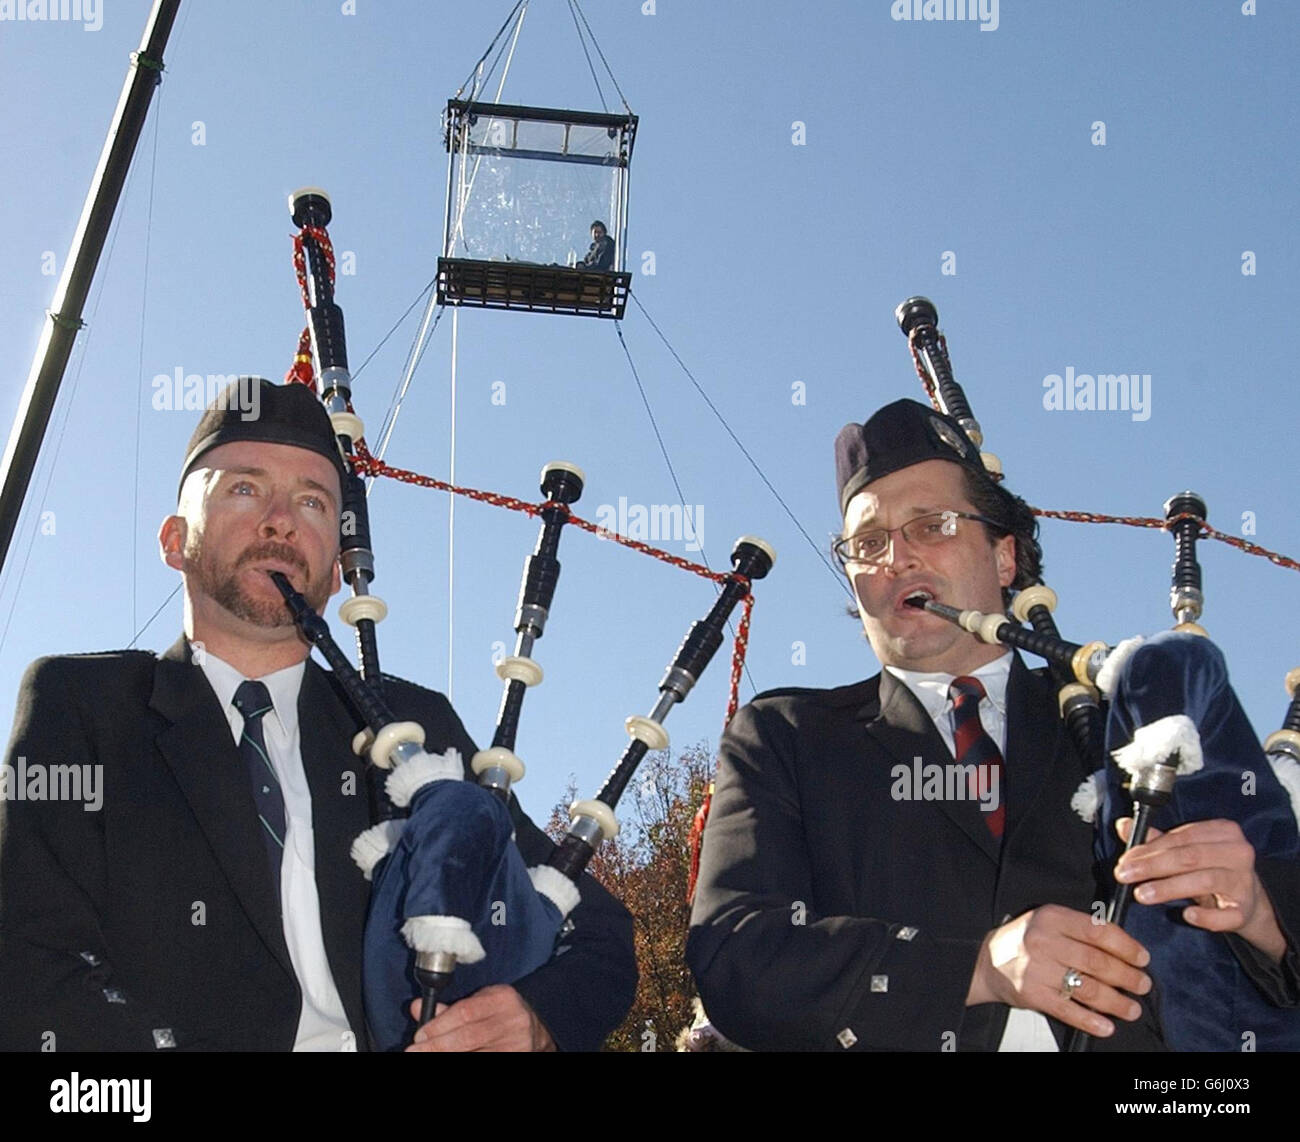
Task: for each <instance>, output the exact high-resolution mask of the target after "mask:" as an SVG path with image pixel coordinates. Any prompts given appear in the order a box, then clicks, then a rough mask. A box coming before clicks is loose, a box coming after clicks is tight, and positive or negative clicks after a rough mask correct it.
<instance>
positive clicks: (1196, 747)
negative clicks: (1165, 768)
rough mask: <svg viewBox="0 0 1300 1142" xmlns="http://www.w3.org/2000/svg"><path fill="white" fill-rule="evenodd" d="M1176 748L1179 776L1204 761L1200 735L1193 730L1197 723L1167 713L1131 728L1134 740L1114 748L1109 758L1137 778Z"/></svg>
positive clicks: (1198, 767) (1183, 715)
mask: <svg viewBox="0 0 1300 1142" xmlns="http://www.w3.org/2000/svg"><path fill="white" fill-rule="evenodd" d="M1175 750H1177V751H1178V754H1179V757H1178V770H1177V775H1178V776H1179V777H1185V776H1186V775H1187V774H1189V773H1195V772H1196V771H1197V770H1198V769H1200V768H1201V767H1202V766H1203V765H1204V764H1205V762H1204V759H1203V758H1202V757H1201V735H1200V734H1199V733H1197V731H1196V723H1195V722H1193V721H1192V719H1191V718H1189V717H1188V716H1187V715H1186V714H1170V715H1169V717H1167V718H1159V719H1158V720H1156V721H1154V722H1152V723H1150V725H1146V726H1140V727H1139V728H1138V729H1137V730H1135V731H1134V733H1133V740H1132V741H1131V742H1129V744H1128V745H1126V746H1124V747H1123V748H1122V749H1117V750H1114V751H1113V752H1112V753H1111V757H1113V758H1114V759H1115V761H1116V763H1117V764H1118V765H1119V767H1120V768H1121V769H1122V770H1124V772H1125V773H1127V774H1129V775H1130V776H1131V777H1136V776H1137V775H1138V774H1139V773H1141V772H1142V771H1143V770H1146V769H1148V768H1150V767H1151V766H1152V765H1155V764H1156V763H1157V762H1160V761H1164V759H1165V758H1167V757H1169V755H1170V754H1172V753H1173V752H1174V751H1175Z"/></svg>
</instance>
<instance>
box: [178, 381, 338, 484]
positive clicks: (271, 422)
mask: <svg viewBox="0 0 1300 1142" xmlns="http://www.w3.org/2000/svg"><path fill="white" fill-rule="evenodd" d="M237 440H253V441H257V442H259V443H262V444H289V445H292V446H293V447H295V448H306V449H308V450H309V451H311V452H318V453H320V455H322V456H324V457H325V458H326V459H327V460H329V461H330V462H331V463H332V464H333V465H334V467H335V469H336V470H337V471H338V474H339V483H340V486H341V485H342V483H343V481H344V480H346V478H347V470H346V469H345V468H344V465H343V457H342V455H341V454H340V452H339V446H338V438H337V436H335V434H334V429H333V427H332V426H331V424H330V418H329V414H328V413H327V412H326V411H325V406H324V405H323V404H321V402H320V398H319V397H318V396H317V395H316V393H315V391H314V390H313V389H311V388H308V387H307V386H306V385H300V384H285V385H277V384H274V383H273V382H271V381H268V380H266V379H265V378H264V377H236V378H235V379H234V380H233V381H231V382H230V384H228V385H227V386H226V387H225V389H223V390H222V391H221V392H220V393H218V394H217V396H216V398H215V399H214V400H213V401H212V403H211V404H210V405H208V407H207V409H206V410H205V411H204V413H203V415H202V417H200V418H199V423H198V427H196V428H195V429H194V435H193V436H191V437H190V444H189V448H188V449H186V452H185V464H184V466H183V467H182V468H181V479H180V483H181V485H184V483H185V477H186V476H188V475H189V474H190V472H191V471H192V470H193V469H194V467H195V465H196V464H198V462H199V461H200V460H201V459H202V458H203V456H204V454H205V453H207V452H210V451H211V450H212V449H213V448H216V447H218V446H219V445H221V444H230V443H232V442H234V441H237ZM178 491H179V489H178Z"/></svg>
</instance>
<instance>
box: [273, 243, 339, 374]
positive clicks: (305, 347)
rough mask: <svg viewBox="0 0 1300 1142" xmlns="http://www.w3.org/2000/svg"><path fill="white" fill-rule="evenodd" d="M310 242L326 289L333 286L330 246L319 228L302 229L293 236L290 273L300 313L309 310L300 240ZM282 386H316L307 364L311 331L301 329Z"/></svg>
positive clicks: (304, 328)
mask: <svg viewBox="0 0 1300 1142" xmlns="http://www.w3.org/2000/svg"><path fill="white" fill-rule="evenodd" d="M304 235H306V236H307V237H308V238H314V239H315V240H316V245H317V246H319V247H320V252H321V254H322V255H323V256H324V258H325V265H326V267H327V268H328V269H329V276H330V285H331V286H332V285H333V284H334V243H333V242H331V241H330V236H329V234H328V233H327V232H326V230H325V228H324V227H323V226H304V227H303V228H302V229H301V230H299V231H298V233H297V234H295V235H294V236H293V272H294V273H295V274H296V275H297V278H298V289H299V290H301V291H302V307H303V309H311V293H310V291H309V290H308V288H307V252H306V250H305V248H304V245H303V236H304ZM284 383H285V384H286V385H311V386H313V387H314V386H315V384H316V374H315V371H314V370H313V369H312V363H311V330H310V329H308V328H307V327H306V326H304V327H303V331H302V334H301V336H299V338H298V351H297V352H296V353H295V354H294V357H293V364H292V365H290V366H289V371H288V372H287V373H285V375H284Z"/></svg>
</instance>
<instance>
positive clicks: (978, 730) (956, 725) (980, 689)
mask: <svg viewBox="0 0 1300 1142" xmlns="http://www.w3.org/2000/svg"><path fill="white" fill-rule="evenodd" d="M948 693H949V694H950V695H951V697H952V730H953V742H954V746H955V749H954V753H955V754H956V758H957V764H958V765H962V766H965V765H974V766H976V767H978V768H977V769H976V770H975V776H973V777H972V778H971V784H970V792H971V796H972V797H978V796H979V794H980V792H981V791H983V792H984V793H985V796H988V795H989V792H990V791H996V794H997V799H996V806H997V807H996V808H994V809H991V810H990V811H988V812H987V813H984V814H983V816H984V823H985V824H986V825H988V828H989V832H990V833H992V834H993V835H994V836H995V837H1001V836H1002V829H1003V826H1004V825H1005V824H1006V816H1007V812H1006V789H1007V783H1006V770H1005V768H1004V767H1003V764H1002V751H1001V750H999V749H998V747H997V743H996V742H995V741H994V740H993V739H992V738H991V737H989V735H988V733H987V731H986V730H985V729H984V723H983V722H981V721H980V699H981V698H983V697H984V684H983V683H982V682H980V680H979V679H978V678H971V677H970V676H969V675H963V676H962V677H960V678H954V679H953V680H952V685H951V686H950V687H949V688H948ZM995 781H996V784H994V782H995Z"/></svg>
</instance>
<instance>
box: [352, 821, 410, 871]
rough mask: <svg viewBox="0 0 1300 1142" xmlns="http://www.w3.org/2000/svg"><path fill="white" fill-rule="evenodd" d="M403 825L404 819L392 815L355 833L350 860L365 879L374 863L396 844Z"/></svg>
mask: <svg viewBox="0 0 1300 1142" xmlns="http://www.w3.org/2000/svg"><path fill="white" fill-rule="evenodd" d="M405 825H406V821H405V820H403V819H402V818H399V817H394V818H393V819H392V820H390V821H380V822H379V824H377V825H371V826H370V828H368V829H367V830H366V831H365V832H364V833H358V834H357V839H356V840H354V841H353V842H352V861H353V863H354V864H355V865H356V866H357V868H359V869H360V870H361V871H362V873H364V874H365V878H366V879H367V880H369V879H370V875H371V873H373V872H374V871H375V865H377V864H378V863H379V862H380V861H381V860H383V859H384V857H386V856H387V855H388V854H389V853H390V852H391V851H392V848H393V846H394V845H395V844H397V841H398V838H399V837H401V835H402V829H403V827H404V826H405Z"/></svg>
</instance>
